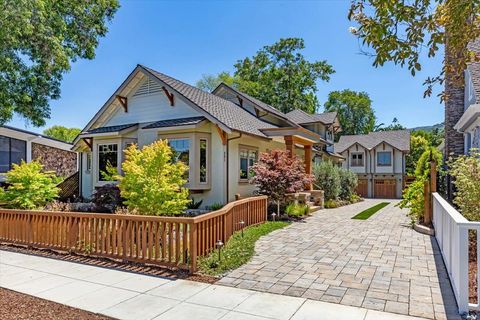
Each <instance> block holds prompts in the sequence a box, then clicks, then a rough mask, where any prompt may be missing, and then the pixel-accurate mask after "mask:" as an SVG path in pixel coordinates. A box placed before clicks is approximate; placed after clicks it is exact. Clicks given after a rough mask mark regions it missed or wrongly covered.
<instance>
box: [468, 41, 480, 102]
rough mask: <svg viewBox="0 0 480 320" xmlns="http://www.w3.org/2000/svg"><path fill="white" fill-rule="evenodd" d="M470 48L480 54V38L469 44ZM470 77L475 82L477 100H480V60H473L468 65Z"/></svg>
mask: <svg viewBox="0 0 480 320" xmlns="http://www.w3.org/2000/svg"><path fill="white" fill-rule="evenodd" d="M468 49H469V50H471V51H473V52H475V53H476V54H480V38H478V39H476V40H475V41H472V42H470V43H469V44H468ZM467 69H468V72H469V73H470V78H471V80H472V83H473V89H474V90H475V98H476V102H477V103H479V102H480V62H471V63H469V64H468V66H467Z"/></svg>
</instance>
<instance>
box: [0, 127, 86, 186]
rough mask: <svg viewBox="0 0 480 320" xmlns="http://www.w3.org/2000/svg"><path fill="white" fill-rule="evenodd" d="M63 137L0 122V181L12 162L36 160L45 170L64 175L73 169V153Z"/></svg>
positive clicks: (10, 167)
mask: <svg viewBox="0 0 480 320" xmlns="http://www.w3.org/2000/svg"><path fill="white" fill-rule="evenodd" d="M71 148H72V144H70V143H67V142H65V141H60V140H56V139H54V138H51V137H48V136H45V135H42V134H38V133H35V132H30V131H27V130H23V129H18V128H14V127H10V126H0V182H1V181H4V180H5V173H6V172H7V171H9V170H10V169H12V165H13V164H20V162H21V161H22V160H24V161H25V162H30V161H32V160H34V159H36V160H39V161H40V162H41V163H42V164H43V165H44V168H45V169H46V170H49V171H55V172H56V174H57V175H58V176H63V177H68V176H70V175H72V174H74V173H75V172H77V154H76V153H75V152H72V151H71V150H70V149H71Z"/></svg>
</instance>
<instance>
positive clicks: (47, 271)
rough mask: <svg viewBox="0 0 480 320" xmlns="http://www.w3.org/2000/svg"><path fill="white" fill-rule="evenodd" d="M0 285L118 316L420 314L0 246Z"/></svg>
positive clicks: (359, 317) (360, 318)
mask: <svg viewBox="0 0 480 320" xmlns="http://www.w3.org/2000/svg"><path fill="white" fill-rule="evenodd" d="M0 287H4V288H7V289H11V290H15V291H18V292H22V293H26V294H29V295H32V296H36V297H40V298H44V299H47V300H51V301H55V302H58V303H62V304H65V305H68V306H72V307H75V308H79V309H84V310H87V311H91V312H95V313H100V314H103V315H107V316H110V317H113V318H118V319H135V320H141V319H159V320H160V319H175V320H182V319H188V320H191V319H196V320H202V319H208V320H215V319H222V320H232V319H239V320H240V319H241V320H250V319H251V320H255V319H257V320H260V319H285V320H287V319H292V320H300V319H322V320H330V319H340V318H348V319H349V320H380V319H392V320H413V319H420V318H413V317H408V316H403V315H397V314H393V313H386V312H379V311H373V310H367V309H363V308H357V307H349V306H343V305H339V304H333V303H326V302H321V301H313V300H309V299H305V298H296V297H289V296H282V295H277V294H271V293H262V292H256V291H251V290H244V289H238V288H230V287H224V286H218V285H209V284H204V283H199V282H193V281H185V280H171V279H165V278H159V277H152V276H145V275H140V274H135V273H130V272H125V271H117V270H111V269H106V268H101V267H95V266H88V265H83V264H78V263H73V262H66V261H61V260H55V259H50V258H44V257H37V256H30V255H25V254H19V253H12V252H7V251H1V250H0Z"/></svg>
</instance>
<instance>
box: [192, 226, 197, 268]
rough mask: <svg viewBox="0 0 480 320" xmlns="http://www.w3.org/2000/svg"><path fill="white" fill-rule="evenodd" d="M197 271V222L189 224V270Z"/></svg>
mask: <svg viewBox="0 0 480 320" xmlns="http://www.w3.org/2000/svg"><path fill="white" fill-rule="evenodd" d="M195 271H197V224H196V223H195V222H193V223H191V224H190V272H191V273H194V272H195Z"/></svg>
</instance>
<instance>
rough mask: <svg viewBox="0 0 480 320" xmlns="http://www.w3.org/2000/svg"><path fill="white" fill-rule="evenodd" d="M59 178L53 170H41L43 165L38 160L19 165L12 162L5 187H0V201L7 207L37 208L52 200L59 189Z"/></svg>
mask: <svg viewBox="0 0 480 320" xmlns="http://www.w3.org/2000/svg"><path fill="white" fill-rule="evenodd" d="M58 181H59V179H58V178H57V177H56V176H55V173H54V172H51V171H46V172H44V171H43V165H42V164H41V163H39V162H38V161H32V162H30V163H26V162H24V161H22V163H21V164H20V165H17V164H13V168H12V170H10V171H8V172H7V175H6V180H5V182H6V183H7V184H8V187H7V188H6V189H3V188H0V202H3V203H5V204H6V206H7V207H9V208H15V209H39V208H43V207H44V206H45V205H46V204H47V203H48V202H51V201H53V200H54V199H55V198H57V196H58V192H59V191H60V189H59V188H57V183H58Z"/></svg>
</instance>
